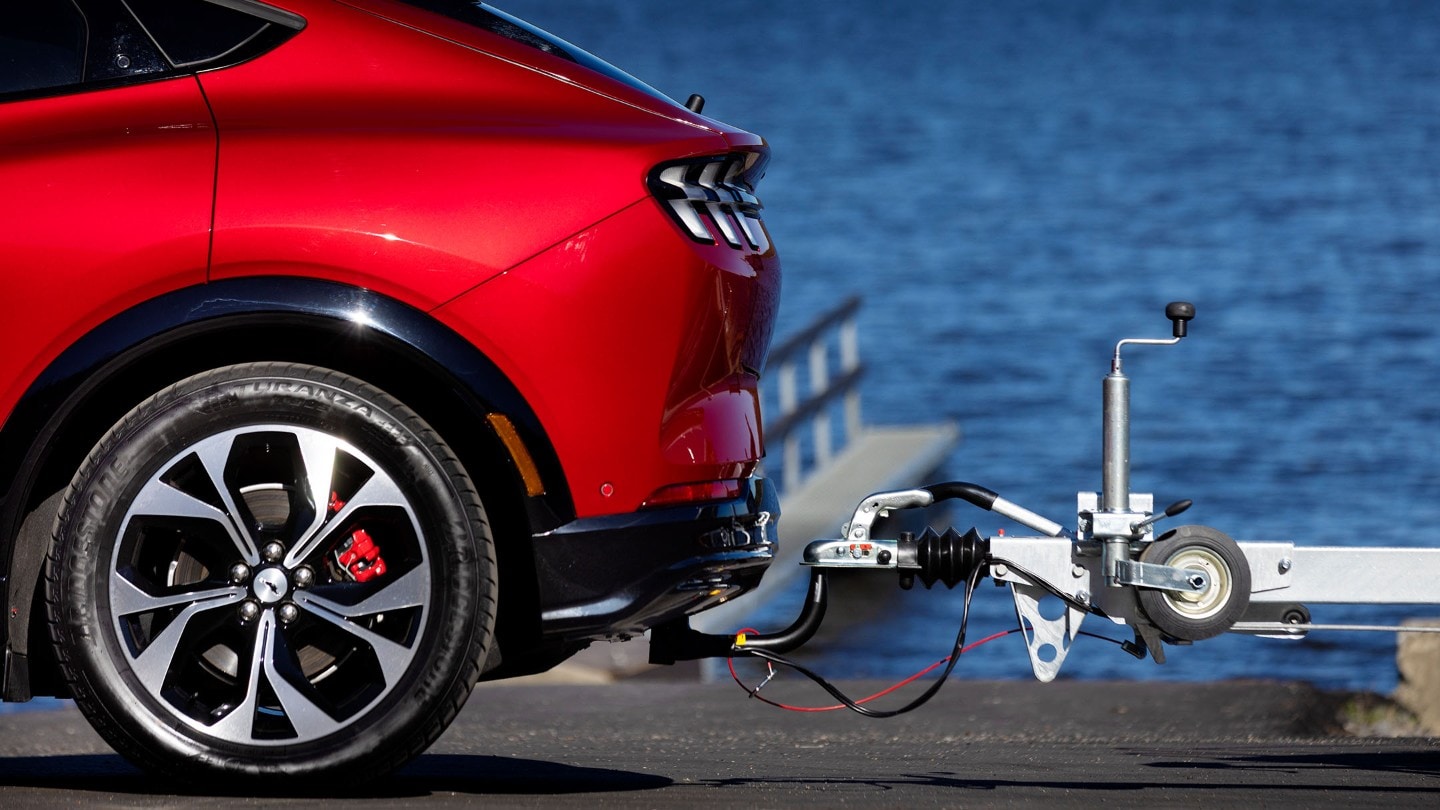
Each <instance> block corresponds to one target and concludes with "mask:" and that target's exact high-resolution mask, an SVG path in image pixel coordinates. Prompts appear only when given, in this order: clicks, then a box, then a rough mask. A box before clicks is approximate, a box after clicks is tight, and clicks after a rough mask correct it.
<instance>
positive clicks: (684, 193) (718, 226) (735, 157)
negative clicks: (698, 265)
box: [650, 152, 770, 253]
mask: <svg viewBox="0 0 1440 810" xmlns="http://www.w3.org/2000/svg"><path fill="white" fill-rule="evenodd" d="M767 162H768V157H767V156H766V155H764V154H762V153H759V152H736V153H734V154H729V155H717V156H713V157H704V158H692V159H690V160H681V161H675V162H673V163H664V164H661V165H660V166H657V167H656V168H655V170H654V171H652V172H651V173H650V191H651V192H652V193H653V194H654V195H655V196H656V197H658V198H659V199H660V201H661V202H662V203H663V204H664V206H665V209H666V210H667V211H669V212H670V215H671V216H672V217H674V218H675V221H676V222H677V223H679V225H680V227H681V228H682V229H684V231H685V232H686V233H687V234H689V235H690V238H692V239H694V240H695V241H697V242H704V243H706V244H710V245H713V244H716V243H717V242H720V241H723V242H724V243H725V244H727V245H729V246H730V247H733V248H736V249H743V248H747V247H748V248H750V249H752V250H758V251H760V252H762V253H763V252H765V251H766V250H768V249H769V248H770V240H769V239H768V238H767V237H766V235H765V227H764V226H763V225H761V224H760V209H761V208H763V207H764V206H762V205H761V204H760V198H759V197H756V196H755V184H756V183H758V182H759V181H760V178H761V177H763V176H764V174H765V164H766V163H767Z"/></svg>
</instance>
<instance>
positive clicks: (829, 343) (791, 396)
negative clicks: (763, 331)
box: [765, 296, 865, 492]
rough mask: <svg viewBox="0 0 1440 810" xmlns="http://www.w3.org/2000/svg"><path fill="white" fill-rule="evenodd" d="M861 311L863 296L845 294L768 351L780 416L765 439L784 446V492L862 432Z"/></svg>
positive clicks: (769, 426) (768, 428) (769, 443)
mask: <svg viewBox="0 0 1440 810" xmlns="http://www.w3.org/2000/svg"><path fill="white" fill-rule="evenodd" d="M859 310H860V297H859V296H855V297H852V298H849V299H846V300H845V301H843V302H841V303H840V304H839V305H838V306H836V307H834V308H833V309H831V310H829V311H827V312H825V313H824V314H822V315H821V316H820V317H818V318H816V319H815V320H814V321H813V322H811V323H810V324H809V325H808V326H806V327H805V328H804V329H802V330H800V331H799V332H798V333H796V334H794V335H791V336H790V337H789V338H787V339H786V340H785V341H784V342H782V343H780V344H779V345H778V346H776V347H774V348H773V349H771V351H770V355H769V360H768V361H767V362H766V368H767V369H768V372H767V374H766V377H767V378H768V379H771V380H774V381H775V388H776V391H775V394H776V404H777V406H778V418H777V419H775V420H773V421H769V422H767V423H766V426H765V441H766V444H767V446H768V447H771V448H774V447H779V448H780V488H781V490H782V491H789V492H794V491H795V489H796V488H797V487H799V486H800V485H801V484H803V483H804V482H805V480H806V479H807V478H809V477H810V476H811V475H813V474H814V473H815V472H816V471H818V470H820V469H822V468H824V467H825V465H827V464H829V463H830V461H831V460H832V459H833V458H834V457H835V455H836V453H838V452H840V451H841V450H843V449H844V447H845V445H846V444H847V443H848V442H849V441H850V440H851V439H853V438H854V437H855V436H856V435H858V434H859V432H860V386H859V381H860V377H861V376H862V375H863V374H864V372H865V368H864V366H863V365H862V364H861V363H860V339H859V330H858V328H857V327H856V322H855V316H856V313H858V312H859ZM801 366H804V367H805V368H804V369H803V371H804V372H805V379H806V385H805V386H804V390H803V393H802V390H801V385H800V374H801V371H802V369H801ZM832 366H834V373H833V374H832ZM766 387H767V388H768V385H767V386H766ZM837 409H838V410H840V411H841V419H840V421H839V424H838V427H839V428H840V429H839V431H838V432H837V430H836V427H837V424H836V422H835V420H834V419H833V416H834V413H833V412H834V411H836V410H837Z"/></svg>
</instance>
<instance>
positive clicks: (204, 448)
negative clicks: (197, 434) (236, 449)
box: [195, 435, 260, 565]
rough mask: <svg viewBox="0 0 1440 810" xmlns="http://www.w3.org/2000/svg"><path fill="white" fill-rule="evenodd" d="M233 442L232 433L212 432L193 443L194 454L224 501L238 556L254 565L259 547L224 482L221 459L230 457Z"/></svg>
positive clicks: (225, 459) (227, 459)
mask: <svg viewBox="0 0 1440 810" xmlns="http://www.w3.org/2000/svg"><path fill="white" fill-rule="evenodd" d="M234 444H235V437H234V436H233V435H220V436H214V437H211V438H209V439H206V440H205V441H203V442H201V443H200V444H198V445H196V447H195V455H196V457H197V458H199V459H200V466H202V467H204V468H205V472H206V474H207V475H209V476H210V483H211V484H213V485H214V486H215V491H216V492H217V493H219V495H220V500H221V502H222V503H224V504H225V511H226V512H228V513H229V517H230V520H229V521H227V522H228V523H229V524H230V525H231V526H233V527H234V529H233V531H231V536H232V537H235V538H236V543H237V547H238V548H239V549H240V555H241V557H243V558H244V560H245V562H247V563H249V564H251V565H255V564H257V563H259V562H260V548H259V546H257V545H255V539H254V538H253V537H251V536H250V527H249V526H247V525H245V521H243V520H239V519H238V517H239V515H240V510H239V509H237V508H236V506H235V496H234V494H233V493H231V492H230V487H229V485H228V484H226V483H225V463H226V462H227V461H229V460H230V449H231V447H233V446H234Z"/></svg>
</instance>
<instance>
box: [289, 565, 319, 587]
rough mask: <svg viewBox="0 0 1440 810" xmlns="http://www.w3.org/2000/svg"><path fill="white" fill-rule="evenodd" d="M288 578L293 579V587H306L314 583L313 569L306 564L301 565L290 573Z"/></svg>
mask: <svg viewBox="0 0 1440 810" xmlns="http://www.w3.org/2000/svg"><path fill="white" fill-rule="evenodd" d="M290 578H291V579H293V580H294V581H295V587H297V588H308V587H310V586H311V585H314V584H315V569H314V568H311V567H310V566H308V565H302V566H300V567H299V568H296V569H295V573H293V574H291V575H290Z"/></svg>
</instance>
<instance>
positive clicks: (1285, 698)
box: [0, 678, 1440, 808]
mask: <svg viewBox="0 0 1440 810" xmlns="http://www.w3.org/2000/svg"><path fill="white" fill-rule="evenodd" d="M842 686H843V687H844V688H845V689H846V690H847V691H849V692H851V693H853V694H856V695H863V694H867V693H868V692H869V691H870V690H871V689H873V688H877V687H878V686H879V685H878V684H866V683H846V684H843V685H842ZM761 694H762V695H765V696H769V697H772V698H775V699H779V700H781V701H791V702H795V703H800V702H804V701H810V702H812V703H813V702H816V701H819V702H822V703H823V702H824V701H821V700H819V699H820V698H822V697H824V696H823V695H821V694H819V693H818V692H816V691H815V690H812V689H810V688H808V687H807V686H805V685H804V684H801V683H797V682H795V681H793V680H792V681H784V682H778V681H777V682H776V683H773V684H771V685H770V686H767V687H766V689H765V691H764V692H762V693H761ZM885 700H888V701H890V705H895V704H896V703H898V702H899V699H897V698H896V697H895V696H891V697H889V698H886V699H883V700H882V701H879V702H877V704H878V703H883V702H884V701H885ZM1407 723H1408V721H1407V719H1406V718H1405V717H1404V715H1403V713H1401V712H1399V711H1398V710H1396V709H1395V708H1394V707H1393V706H1392V705H1391V704H1389V703H1388V701H1385V700H1384V699H1381V698H1378V697H1376V696H1372V695H1363V694H1349V693H1325V692H1321V691H1318V690H1316V689H1314V688H1312V687H1310V686H1308V685H1304V684H1296V683H1275V682H1223V683H1213V684H1161V683H1143V684H1135V683H1093V682H1085V683H1081V682H1064V681H1062V682H1059V683H1054V684H1039V683H1034V682H1028V681H1027V682H1001V683H995V682H968V681H961V680H956V681H954V682H952V683H949V684H947V685H946V687H945V689H944V690H943V691H941V693H940V695H939V696H938V697H937V698H936V699H935V700H934V701H933V702H931V703H930V704H927V705H926V706H925V707H923V708H922V709H920V710H918V711H916V712H913V713H910V714H907V715H903V716H901V717H897V718H893V719H888V720H874V719H869V718H864V717H860V716H858V715H855V714H852V713H850V712H843V711H842V712H830V713H796V712H788V711H782V710H779V709H775V708H772V707H769V706H765V705H763V704H761V703H760V702H759V701H758V700H751V699H749V698H748V697H747V696H746V693H745V692H744V691H742V690H740V689H739V688H737V687H735V686H734V685H733V684H729V683H716V684H699V683H693V682H684V681H676V680H654V679H646V678H639V679H630V680H626V681H622V682H619V683H615V684H608V685H529V684H527V685H505V684H501V685H495V686H482V687H481V688H479V689H477V690H476V692H475V694H474V695H473V696H472V698H471V700H470V702H469V704H468V705H467V706H466V708H465V710H464V712H463V713H462V714H461V716H460V718H459V719H458V720H457V722H456V723H455V725H454V726H453V727H452V728H451V729H450V731H449V732H447V733H446V734H445V736H443V737H442V738H441V739H440V741H439V742H438V743H437V744H436V745H435V746H434V747H433V748H432V749H431V751H430V752H428V753H427V754H425V755H424V756H422V757H420V758H419V759H418V760H416V761H415V762H414V763H413V764H411V765H410V766H408V767H406V768H405V769H404V770H402V771H401V772H399V773H398V774H395V775H393V776H390V777H387V778H384V779H382V780H379V781H377V782H374V783H372V784H369V785H366V786H364V787H356V786H355V785H354V784H353V783H351V782H347V780H345V779H343V778H340V779H336V780H334V781H332V782H331V783H329V784H316V785H313V786H311V788H312V789H310V790H307V791H306V792H305V794H304V795H293V794H292V795H286V794H281V795H265V796H259V795H233V794H232V795H222V796H216V797H208V796H204V794H205V791H203V790H201V791H194V790H183V789H180V788H178V787H177V786H174V785H170V784H166V783H164V782H162V781H159V780H157V779H155V778H153V777H150V776H148V775H146V774H142V773H140V772H139V771H136V770H134V769H133V768H131V767H130V766H129V765H128V764H126V763H125V761H124V760H122V759H120V758H119V757H118V756H116V755H115V754H114V753H112V752H111V751H110V750H109V749H108V748H107V747H106V746H105V744H104V743H103V742H102V741H101V740H100V739H99V738H98V737H96V736H95V734H94V733H93V732H92V731H90V729H89V727H88V726H87V725H86V724H85V721H84V719H83V718H82V717H81V716H80V715H79V713H78V712H76V711H75V710H74V709H73V707H66V708H60V709H54V710H49V711H36V712H22V713H17V714H6V715H0V807H40V808H46V807H61V806H73V805H75V804H85V805H91V806H118V807H176V806H184V807H189V806H194V805H196V804H197V803H198V802H199V801H200V800H201V799H202V797H203V800H204V803H205V805H206V806H213V807H258V806H264V807H276V806H290V805H308V804H318V803H322V802H323V803H325V804H327V805H330V804H332V803H336V802H344V803H345V804H346V805H347V806H349V805H350V804H354V803H363V804H365V805H367V806H384V807H397V806H398V807H442V806H452V805H455V804H464V805H484V806H486V807H662V808H664V807H687V808H693V807H697V806H703V805H711V806H730V807H733V806H748V807H781V806H783V807H827V808H828V807H837V806H859V807H902V806H903V807H907V808H912V807H968V806H981V805H983V806H1019V807H1028V806H1041V805H1044V806H1053V805H1056V804H1060V805H1075V806H1094V805H1098V804H1106V805H1118V806H1140V805H1167V806H1182V807H1186V806H1201V805H1204V806H1211V807H1213V806H1216V805H1218V804H1220V803H1236V804H1240V803H1244V804H1251V805H1254V806H1265V807H1277V806H1283V807H1305V808H1311V807H1317V806H1330V805H1344V806H1347V807H1369V806H1375V807H1381V806H1383V807H1387V808H1391V807H1396V806H1427V807H1433V806H1435V803H1436V802H1437V801H1440V740H1435V739H1429V738H1425V737H1419V736H1409V737H1406V736H1399V737H1396V736H1381V735H1394V734H1407V733H1414V732H1415V729H1414V727H1412V726H1409V725H1408V724H1407ZM255 788H256V791H257V792H261V791H263V786H261V785H256V786H255ZM248 792H249V791H247V793H248Z"/></svg>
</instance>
